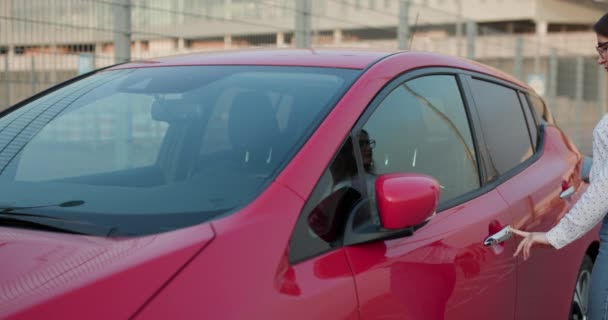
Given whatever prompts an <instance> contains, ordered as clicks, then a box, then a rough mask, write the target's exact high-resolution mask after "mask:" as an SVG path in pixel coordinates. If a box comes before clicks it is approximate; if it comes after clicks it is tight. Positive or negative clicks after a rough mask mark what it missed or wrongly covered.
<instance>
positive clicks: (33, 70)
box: [30, 56, 38, 95]
mask: <svg viewBox="0 0 608 320" xmlns="http://www.w3.org/2000/svg"><path fill="white" fill-rule="evenodd" d="M35 58H36V56H32V65H31V67H30V68H31V77H32V95H35V94H36V92H38V85H37V84H38V79H37V78H36V59H35Z"/></svg>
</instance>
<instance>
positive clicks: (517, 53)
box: [513, 37, 524, 80]
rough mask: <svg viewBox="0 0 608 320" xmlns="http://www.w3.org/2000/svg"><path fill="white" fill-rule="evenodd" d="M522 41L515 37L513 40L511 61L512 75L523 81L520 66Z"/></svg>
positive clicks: (521, 62) (522, 49)
mask: <svg viewBox="0 0 608 320" xmlns="http://www.w3.org/2000/svg"><path fill="white" fill-rule="evenodd" d="M523 51H524V39H523V38H522V37H517V38H516V39H515V57H514V60H513V75H515V77H516V78H517V79H519V80H523V76H524V75H523V73H522V64H523Z"/></svg>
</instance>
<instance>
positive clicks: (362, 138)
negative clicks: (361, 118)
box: [359, 132, 372, 166]
mask: <svg viewBox="0 0 608 320" xmlns="http://www.w3.org/2000/svg"><path fill="white" fill-rule="evenodd" d="M371 143H372V142H371V141H370V139H369V135H367V133H365V132H361V134H359V147H360V148H361V157H362V158H363V164H364V165H366V166H367V165H369V164H371V163H372V145H371Z"/></svg>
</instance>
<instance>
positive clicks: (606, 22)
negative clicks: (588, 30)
mask: <svg viewBox="0 0 608 320" xmlns="http://www.w3.org/2000/svg"><path fill="white" fill-rule="evenodd" d="M593 30H594V31H595V32H596V33H597V34H599V35H602V36H604V37H608V13H605V14H604V15H603V16H602V17H601V18H600V19H599V20H598V21H597V22H596V23H595V24H594V25H593Z"/></svg>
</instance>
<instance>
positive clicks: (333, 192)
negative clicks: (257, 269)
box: [289, 137, 367, 263]
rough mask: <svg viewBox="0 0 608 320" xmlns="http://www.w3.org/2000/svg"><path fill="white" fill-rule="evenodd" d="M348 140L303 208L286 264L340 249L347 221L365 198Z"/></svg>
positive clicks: (363, 183) (352, 149) (291, 240)
mask: <svg viewBox="0 0 608 320" xmlns="http://www.w3.org/2000/svg"><path fill="white" fill-rule="evenodd" d="M354 150H355V149H354V148H353V142H352V139H351V138H350V137H349V138H348V139H347V140H346V141H345V142H344V144H343V145H342V147H341V148H340V150H339V151H338V152H337V153H336V155H335V156H334V159H333V160H332V161H331V163H330V165H329V166H328V167H327V168H326V169H325V171H324V173H323V175H322V176H321V178H320V179H319V181H318V182H317V185H316V187H315V189H314V190H313V191H312V193H311V196H310V198H309V199H308V202H307V203H306V205H305V206H304V209H303V210H302V212H301V214H300V217H299V218H298V221H297V222H296V227H295V229H294V232H293V234H292V236H291V239H290V243H289V261H290V262H291V263H297V262H299V261H302V260H305V259H308V258H312V257H314V256H317V255H320V254H323V253H325V252H328V251H330V250H333V249H334V248H338V247H340V246H342V240H343V236H344V227H345V225H346V220H347V219H348V217H349V215H350V213H351V212H352V211H353V209H354V208H355V206H357V205H358V204H359V203H360V202H361V201H362V200H363V199H364V198H363V194H364V193H365V188H366V187H367V186H366V184H365V182H364V181H363V180H362V177H361V176H360V175H359V171H358V169H357V163H356V160H355V157H354Z"/></svg>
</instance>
